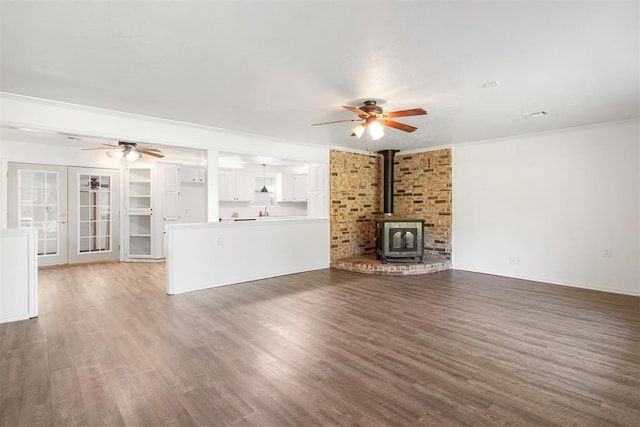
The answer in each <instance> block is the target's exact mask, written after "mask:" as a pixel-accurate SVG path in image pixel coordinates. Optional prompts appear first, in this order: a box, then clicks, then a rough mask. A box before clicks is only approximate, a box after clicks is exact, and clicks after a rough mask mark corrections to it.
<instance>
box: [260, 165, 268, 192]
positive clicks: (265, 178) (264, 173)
mask: <svg viewBox="0 0 640 427" xmlns="http://www.w3.org/2000/svg"><path fill="white" fill-rule="evenodd" d="M262 171H263V178H264V181H263V182H262V184H263V185H262V190H260V192H261V193H268V192H269V190H268V189H267V165H266V164H264V163H263V164H262Z"/></svg>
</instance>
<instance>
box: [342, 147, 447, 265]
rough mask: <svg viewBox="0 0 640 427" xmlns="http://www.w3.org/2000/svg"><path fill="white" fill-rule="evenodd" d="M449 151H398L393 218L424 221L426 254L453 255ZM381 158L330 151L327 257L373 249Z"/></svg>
mask: <svg viewBox="0 0 640 427" xmlns="http://www.w3.org/2000/svg"><path fill="white" fill-rule="evenodd" d="M451 159H452V157H451V150H450V149H445V150H437V151H429V152H423V153H414V154H406V155H396V158H395V164H394V178H395V181H394V188H395V190H394V193H395V194H394V216H397V217H408V218H416V219H424V220H425V229H424V232H425V233H424V240H425V251H426V252H425V253H426V254H430V253H437V254H440V255H444V256H446V257H447V258H450V257H451V213H452V210H451V209H452V203H451V167H452V164H451ZM382 168H383V166H382V157H381V156H378V155H367V154H359V153H351V152H346V151H339V150H331V152H330V173H331V177H330V179H331V190H330V204H331V259H332V260H335V259H340V258H346V257H349V256H353V255H360V254H364V253H371V252H375V220H376V218H380V217H382V216H383V212H382V210H383V209H382V197H383V196H382V187H383V173H382Z"/></svg>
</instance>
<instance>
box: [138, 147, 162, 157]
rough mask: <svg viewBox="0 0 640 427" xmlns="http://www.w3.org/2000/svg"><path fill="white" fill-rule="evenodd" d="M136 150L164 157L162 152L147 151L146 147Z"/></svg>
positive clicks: (148, 154)
mask: <svg viewBox="0 0 640 427" xmlns="http://www.w3.org/2000/svg"><path fill="white" fill-rule="evenodd" d="M138 151H139V152H140V153H142V154H146V155H147V156H152V157H157V158H159V159H161V158H163V157H164V154H162V153H158V152H156V151H149V150H147V149H146V148H138Z"/></svg>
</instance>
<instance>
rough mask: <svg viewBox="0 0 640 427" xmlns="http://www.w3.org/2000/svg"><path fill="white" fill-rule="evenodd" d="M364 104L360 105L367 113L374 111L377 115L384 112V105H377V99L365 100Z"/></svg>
mask: <svg viewBox="0 0 640 427" xmlns="http://www.w3.org/2000/svg"><path fill="white" fill-rule="evenodd" d="M363 104H364V105H363V106H362V107H360V109H361V110H362V111H364V112H365V113H369V114H371V113H374V114H376V115H381V114H382V107H381V106H379V105H376V101H364V103H363Z"/></svg>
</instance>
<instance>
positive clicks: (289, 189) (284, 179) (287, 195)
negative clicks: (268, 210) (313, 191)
mask: <svg viewBox="0 0 640 427" xmlns="http://www.w3.org/2000/svg"><path fill="white" fill-rule="evenodd" d="M308 198H309V190H308V188H307V175H303V174H282V176H281V192H280V198H279V200H280V201H281V202H306V201H307V200H308Z"/></svg>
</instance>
